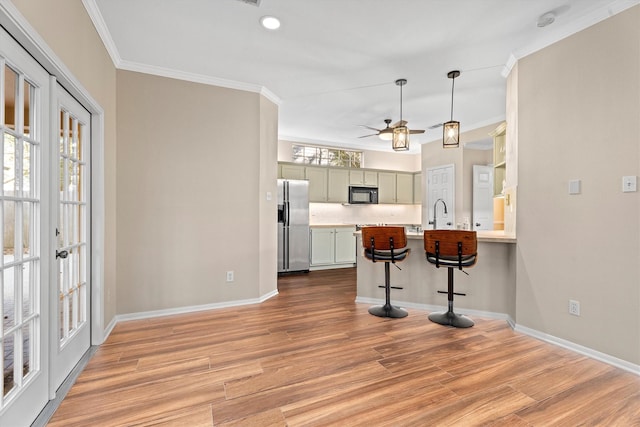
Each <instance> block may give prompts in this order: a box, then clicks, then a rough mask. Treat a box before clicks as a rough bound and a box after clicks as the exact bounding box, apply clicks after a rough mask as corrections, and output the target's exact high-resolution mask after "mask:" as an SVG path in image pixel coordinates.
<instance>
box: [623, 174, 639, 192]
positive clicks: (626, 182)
mask: <svg viewBox="0 0 640 427" xmlns="http://www.w3.org/2000/svg"><path fill="white" fill-rule="evenodd" d="M634 191H638V177H637V176H623V177H622V192H623V193H631V192H634Z"/></svg>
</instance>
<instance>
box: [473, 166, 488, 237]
mask: <svg viewBox="0 0 640 427" xmlns="http://www.w3.org/2000/svg"><path fill="white" fill-rule="evenodd" d="M472 228H473V229H474V230H493V166H483V165H473V227H472Z"/></svg>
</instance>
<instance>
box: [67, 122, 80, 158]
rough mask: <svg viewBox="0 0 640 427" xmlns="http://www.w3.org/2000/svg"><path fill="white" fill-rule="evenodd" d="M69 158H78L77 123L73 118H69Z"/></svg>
mask: <svg viewBox="0 0 640 427" xmlns="http://www.w3.org/2000/svg"><path fill="white" fill-rule="evenodd" d="M69 130H70V132H69V134H70V135H69V143H70V147H69V157H71V158H72V159H77V158H78V121H77V120H75V119H74V118H73V117H71V116H70V117H69Z"/></svg>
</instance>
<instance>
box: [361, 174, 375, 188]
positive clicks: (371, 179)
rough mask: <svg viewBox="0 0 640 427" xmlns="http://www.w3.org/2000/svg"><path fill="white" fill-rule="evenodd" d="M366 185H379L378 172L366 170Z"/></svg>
mask: <svg viewBox="0 0 640 427" xmlns="http://www.w3.org/2000/svg"><path fill="white" fill-rule="evenodd" d="M364 185H367V186H371V187H377V186H378V172H374V171H364Z"/></svg>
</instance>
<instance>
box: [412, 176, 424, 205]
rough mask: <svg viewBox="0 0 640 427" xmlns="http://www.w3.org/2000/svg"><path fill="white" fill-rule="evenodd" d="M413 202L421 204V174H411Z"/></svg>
mask: <svg viewBox="0 0 640 427" xmlns="http://www.w3.org/2000/svg"><path fill="white" fill-rule="evenodd" d="M413 203H414V204H415V205H421V204H422V174H421V173H415V174H413Z"/></svg>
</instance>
